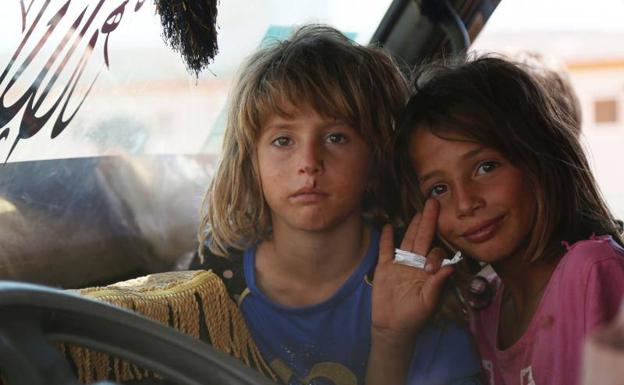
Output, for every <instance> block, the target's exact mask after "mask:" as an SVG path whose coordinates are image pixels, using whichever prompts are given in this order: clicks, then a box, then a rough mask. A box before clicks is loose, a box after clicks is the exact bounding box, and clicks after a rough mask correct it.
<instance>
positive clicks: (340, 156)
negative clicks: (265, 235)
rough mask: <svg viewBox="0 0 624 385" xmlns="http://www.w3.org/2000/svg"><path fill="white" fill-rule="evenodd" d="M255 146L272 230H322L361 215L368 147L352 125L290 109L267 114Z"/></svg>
mask: <svg viewBox="0 0 624 385" xmlns="http://www.w3.org/2000/svg"><path fill="white" fill-rule="evenodd" d="M256 150H257V157H258V167H259V172H260V180H261V183H262V190H263V193H264V198H265V200H266V202H267V204H268V206H269V208H270V210H271V220H272V222H273V228H274V229H275V228H276V227H278V226H285V227H289V228H292V229H298V230H306V231H323V230H326V229H329V228H332V227H333V226H337V225H339V224H341V223H343V222H344V221H345V220H348V219H349V218H356V217H357V218H360V217H361V214H362V203H363V199H364V191H365V188H366V185H367V183H368V181H369V177H370V175H369V169H370V163H371V151H370V148H369V146H368V145H367V143H366V142H365V140H364V138H362V137H361V135H360V134H359V132H358V131H357V130H356V129H355V128H353V127H350V126H349V125H348V124H346V123H345V122H342V121H339V120H336V119H333V118H329V117H324V116H321V115H319V114H318V113H317V112H316V111H315V110H313V109H311V108H302V109H294V111H293V113H292V114H291V116H289V117H283V116H279V115H277V114H274V115H272V116H270V117H269V118H268V119H267V121H266V122H265V124H264V125H263V126H262V128H261V133H260V137H259V139H258V142H257V145H256Z"/></svg>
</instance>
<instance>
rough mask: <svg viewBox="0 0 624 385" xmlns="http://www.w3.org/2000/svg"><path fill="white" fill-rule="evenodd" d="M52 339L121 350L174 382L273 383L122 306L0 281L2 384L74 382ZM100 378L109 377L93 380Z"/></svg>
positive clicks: (121, 354)
mask: <svg viewBox="0 0 624 385" xmlns="http://www.w3.org/2000/svg"><path fill="white" fill-rule="evenodd" d="M54 342H68V343H72V344H76V345H80V346H83V347H87V348H91V349H95V350H98V351H101V352H105V353H108V354H110V355H113V356H116V357H119V358H123V359H124V360H127V361H129V362H132V363H134V364H136V365H138V366H140V367H142V368H145V369H148V370H151V371H153V372H155V373H158V374H160V375H161V376H163V377H165V378H166V379H167V380H169V381H172V382H174V383H176V384H179V385H206V384H214V385H225V384H228V385H231V384H246V385H251V384H254V385H256V384H257V385H270V384H272V382H270V381H269V380H268V379H267V378H265V377H263V376H262V375H261V374H259V373H257V372H255V371H254V370H252V369H250V368H248V367H246V366H244V365H243V364H242V363H241V362H239V361H237V360H236V359H235V358H233V357H230V356H228V355H227V354H225V353H223V352H220V351H217V350H216V349H214V348H212V347H211V346H210V345H208V344H206V343H204V342H201V341H198V340H195V339H193V338H191V337H190V336H187V335H185V334H183V333H181V332H178V331H177V330H174V329H172V328H169V327H166V326H164V325H161V324H158V323H156V322H154V321H152V320H149V319H147V318H145V317H143V316H140V315H138V314H135V313H132V312H130V311H128V310H125V309H121V308H117V307H113V306H111V305H108V304H105V303H101V302H97V301H95V300H92V299H88V298H85V297H81V296H79V295H78V294H73V293H68V292H65V291H61V290H58V289H53V288H49V287H45V286H40V285H33V284H26V283H19V282H10V281H0V373H2V374H3V375H4V379H5V380H6V381H8V383H7V384H5V385H17V384H19V385H22V384H24V385H61V384H62V385H78V384H79V383H78V381H77V380H76V378H75V375H74V373H73V372H72V370H71V368H70V366H69V363H68V362H67V361H66V360H65V358H64V357H63V356H62V355H61V353H60V352H59V351H58V350H57V349H56V348H55V347H54ZM104 384H112V383H111V382H105V383H102V382H101V383H99V385H104Z"/></svg>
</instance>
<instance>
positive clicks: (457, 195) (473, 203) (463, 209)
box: [453, 182, 485, 217]
mask: <svg viewBox="0 0 624 385" xmlns="http://www.w3.org/2000/svg"><path fill="white" fill-rule="evenodd" d="M453 190H454V191H453V193H454V194H453V198H454V200H455V208H456V211H457V216H458V217H464V216H470V215H473V214H474V213H475V211H477V210H478V209H480V208H481V207H483V206H484V205H485V200H484V199H483V196H482V194H481V192H480V190H479V188H478V186H476V185H475V184H474V183H471V182H460V183H457V184H456V185H455V186H454V189H453Z"/></svg>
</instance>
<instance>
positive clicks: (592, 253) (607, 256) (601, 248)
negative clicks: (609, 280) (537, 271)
mask: <svg viewBox="0 0 624 385" xmlns="http://www.w3.org/2000/svg"><path fill="white" fill-rule="evenodd" d="M563 245H564V247H566V249H567V251H566V253H565V254H564V256H563V258H562V259H561V262H560V268H562V269H565V270H567V271H570V270H574V271H577V272H579V271H589V270H590V269H592V268H594V267H595V266H598V265H610V264H617V265H624V249H622V247H621V246H620V245H618V244H617V243H616V242H615V241H614V240H613V238H612V237H611V236H610V235H601V236H591V237H590V238H588V239H584V240H581V241H578V242H575V243H574V244H572V245H568V244H567V243H565V242H563Z"/></svg>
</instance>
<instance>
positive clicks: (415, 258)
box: [394, 249, 462, 269]
mask: <svg viewBox="0 0 624 385" xmlns="http://www.w3.org/2000/svg"><path fill="white" fill-rule="evenodd" d="M461 260H462V255H461V251H458V252H456V253H455V255H454V256H453V258H452V259H444V260H443V261H442V266H443V267H444V266H449V265H454V264H456V263H458V262H459V261H461ZM394 263H399V264H401V265H406V266H411V267H417V268H419V269H424V268H425V264H426V263H427V258H425V257H424V256H422V255H420V254H416V253H412V252H410V251H406V250H401V249H394Z"/></svg>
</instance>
